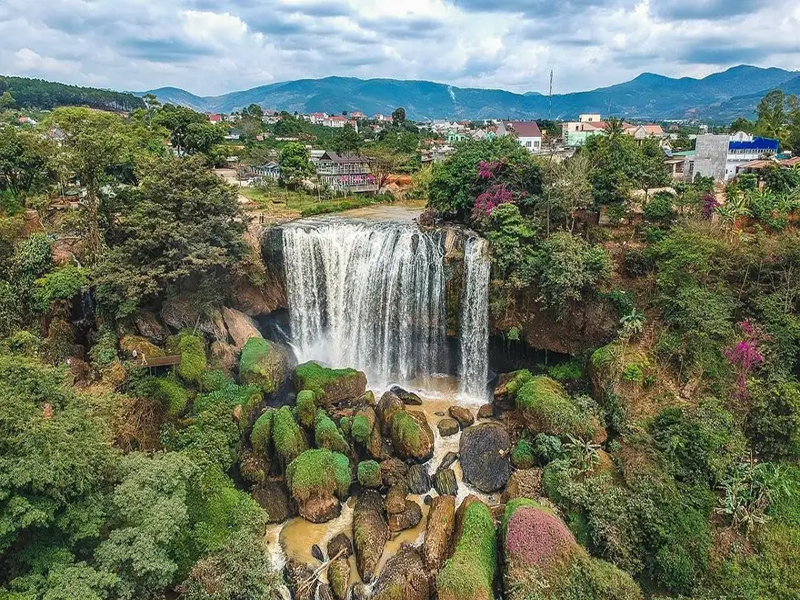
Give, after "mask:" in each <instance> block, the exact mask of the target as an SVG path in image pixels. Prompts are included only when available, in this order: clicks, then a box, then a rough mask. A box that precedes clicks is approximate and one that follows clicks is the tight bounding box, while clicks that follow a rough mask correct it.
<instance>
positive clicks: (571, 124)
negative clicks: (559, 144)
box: [561, 114, 664, 148]
mask: <svg viewBox="0 0 800 600" xmlns="http://www.w3.org/2000/svg"><path fill="white" fill-rule="evenodd" d="M607 127H608V121H604V120H603V119H602V118H601V117H600V115H598V114H584V115H580V116H579V117H578V120H577V121H568V122H565V123H562V124H561V137H562V138H563V140H564V145H565V146H568V147H571V148H577V147H579V146H583V144H584V143H586V140H587V139H588V138H589V137H591V136H593V135H605V133H606V129H607ZM622 129H623V131H624V132H625V133H626V134H628V135H630V136H632V137H633V138H635V139H636V140H638V141H640V142H641V141H643V140H646V139H650V138H656V139H661V138H663V137H664V130H663V129H662V127H661V125H657V124H655V123H643V124H633V123H626V122H624V121H623V122H622Z"/></svg>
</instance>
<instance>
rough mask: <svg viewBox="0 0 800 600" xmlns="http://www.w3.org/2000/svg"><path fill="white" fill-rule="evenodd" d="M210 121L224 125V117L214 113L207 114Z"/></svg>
mask: <svg viewBox="0 0 800 600" xmlns="http://www.w3.org/2000/svg"><path fill="white" fill-rule="evenodd" d="M206 116H207V117H208V120H209V121H211V122H212V123H222V115H218V114H214V113H206Z"/></svg>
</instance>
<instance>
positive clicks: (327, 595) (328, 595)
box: [314, 581, 333, 600]
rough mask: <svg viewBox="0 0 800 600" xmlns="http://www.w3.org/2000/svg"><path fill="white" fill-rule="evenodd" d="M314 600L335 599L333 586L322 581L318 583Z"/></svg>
mask: <svg viewBox="0 0 800 600" xmlns="http://www.w3.org/2000/svg"><path fill="white" fill-rule="evenodd" d="M314 600H333V591H332V590H331V586H330V585H329V584H327V583H323V582H322V581H320V582H318V583H317V591H316V593H315V594H314Z"/></svg>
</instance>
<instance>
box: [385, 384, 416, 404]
mask: <svg viewBox="0 0 800 600" xmlns="http://www.w3.org/2000/svg"><path fill="white" fill-rule="evenodd" d="M389 391H390V392H392V393H393V394H394V395H395V396H397V397H398V398H400V400H401V401H402V402H403V404H405V405H407V406H422V398H420V397H419V396H417V395H416V394H415V393H414V392H409V391H407V390H404V389H403V388H401V387H400V386H399V385H393V386H392V387H390V388H389Z"/></svg>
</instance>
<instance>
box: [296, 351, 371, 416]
mask: <svg viewBox="0 0 800 600" xmlns="http://www.w3.org/2000/svg"><path fill="white" fill-rule="evenodd" d="M292 382H293V384H294V389H295V391H297V392H299V391H301V390H311V391H312V392H314V395H315V397H316V398H317V402H318V403H319V404H320V405H323V406H328V405H331V404H336V403H338V402H341V401H343V400H349V399H353V398H358V397H360V396H362V395H363V394H364V393H365V392H366V390H367V376H366V375H364V373H363V372H361V371H356V370H355V369H330V368H328V367H323V366H322V365H320V364H318V363H315V362H313V361H312V362H307V363H303V364H302V365H298V366H297V367H296V368H295V370H294V373H293V374H292Z"/></svg>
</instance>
